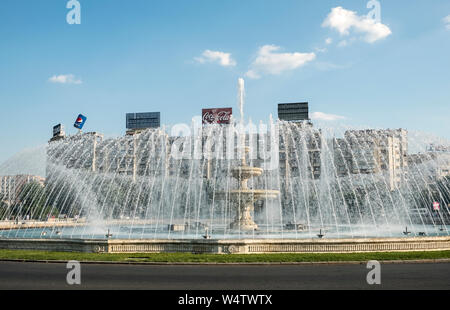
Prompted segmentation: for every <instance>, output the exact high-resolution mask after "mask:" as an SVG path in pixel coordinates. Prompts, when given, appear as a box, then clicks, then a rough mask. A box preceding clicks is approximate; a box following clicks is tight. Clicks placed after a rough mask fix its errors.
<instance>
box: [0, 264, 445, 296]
mask: <svg viewBox="0 0 450 310" xmlns="http://www.w3.org/2000/svg"><path fill="white" fill-rule="evenodd" d="M369 271H370V270H368V269H367V268H366V265H365V264H361V265H359V264H355V265H263V266H254V265H252V266H248V265H247V266H246V265H233V266H223V265H218V266H214V265H213V266H211V265H209V266H201V265H194V266H191V265H190V266H179V265H178V266H168V265H147V266H143V265H100V264H98V265H97V264H92V265H91V264H82V265H81V285H72V286H70V285H68V284H67V282H66V276H67V273H68V272H69V269H66V265H65V264H57V263H48V264H45V263H23V262H0V289H2V290H5V289H6V290H9V289H27V290H28V289H43V290H48V289H58V290H60V289H68V290H73V289H131V290H141V289H149V290H304V289H306V290H308V289H338V290H339V289H368V290H372V289H421V290H423V289H425V290H437V289H446V290H449V289H450V263H424V264H382V265H381V285H375V286H371V285H368V284H367V282H366V276H367V273H368V272H369Z"/></svg>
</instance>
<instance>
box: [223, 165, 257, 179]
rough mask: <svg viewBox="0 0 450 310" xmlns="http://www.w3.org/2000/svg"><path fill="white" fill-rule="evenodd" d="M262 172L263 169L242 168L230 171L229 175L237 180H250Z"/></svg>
mask: <svg viewBox="0 0 450 310" xmlns="http://www.w3.org/2000/svg"><path fill="white" fill-rule="evenodd" d="M263 172H264V170H263V169H261V168H257V167H249V166H242V167H236V168H232V169H231V175H232V176H233V178H235V179H238V180H245V179H250V178H252V177H258V176H260V175H261V174H262V173H263Z"/></svg>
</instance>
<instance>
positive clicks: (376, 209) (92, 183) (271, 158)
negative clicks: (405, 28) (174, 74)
mask: <svg viewBox="0 0 450 310" xmlns="http://www.w3.org/2000/svg"><path fill="white" fill-rule="evenodd" d="M238 105H239V110H240V116H241V117H240V120H238V121H236V120H235V119H232V120H231V123H230V124H227V125H220V124H212V125H208V126H205V127H202V126H201V125H200V126H197V125H196V123H195V122H193V124H192V126H191V129H192V130H191V133H192V134H190V135H184V136H174V134H172V135H170V134H168V132H169V130H168V128H164V127H163V128H160V129H149V130H144V131H142V132H136V133H134V134H129V135H126V136H123V137H118V138H109V139H104V137H103V136H102V135H100V134H98V133H85V134H77V135H74V136H69V137H64V138H61V139H53V140H52V141H51V142H50V143H49V144H48V145H47V144H46V145H44V146H42V147H40V148H37V149H33V150H32V151H29V152H24V153H23V154H19V155H18V156H16V157H14V158H12V159H11V160H9V161H7V162H6V163H4V164H3V165H1V166H0V176H2V177H1V188H0V246H1V244H2V242H6V241H8V242H15V241H14V240H20V245H23V244H28V243H26V242H25V243H24V242H22V241H23V240H34V241H36V240H38V241H41V242H47V241H49V242H50V241H51V242H53V243H52V244H59V243H55V242H56V241H58V240H61V242H62V241H64V242H65V241H66V240H73V242H75V241H76V242H78V241H79V240H84V241H83V242H88V241H89V242H94V243H95V249H97V250H98V251H100V250H99V249H101V251H119V250H118V249H124V248H126V249H127V251H159V250H158V249H162V250H166V249H168V251H178V250H177V249H178V248H177V245H176V244H178V243H177V242H181V241H182V242H184V243H183V244H184V245H185V246H186V248H183V249H185V250H186V251H191V249H192V244H194V245H195V244H196V243H197V242H209V243H208V244H210V245H211V244H213V243H211V242H213V241H215V242H217V244H220V242H221V241H220V240H225V241H227V242H229V243H230V244H232V243H233V242H235V243H236V242H237V243H239V242H241V243H239V244H243V243H245V242H249V241H248V240H251V241H252V242H260V244H259V245H258V247H255V248H251V247H247V248H245V249H246V250H242V249H243V248H240V245H239V246H238V245H236V247H234V248H233V247H230V248H228V247H223V248H220V249H219V246H217V244H216V245H214V246H215V248H214V250H211V251H219V252H220V251H223V252H227V251H228V252H233V251H237V252H242V251H244V252H245V251H247V252H252V251H253V252H255V251H263V252H264V251H269V252H270V251H281V252H283V251H294V252H295V251H322V250H323V249H322V248H315V247H313V246H311V247H307V246H306V245H303V243H304V242H305V243H306V244H309V245H311V244H316V243H317V246H320V245H321V244H322V243H321V242H332V240H337V241H336V242H337V243H338V244H343V243H345V242H347V241H348V240H352V241H348V242H356V243H358V242H359V243H358V244H363V243H361V240H362V239H364V240H368V239H370V240H373V239H372V238H381V239H383V240H384V238H390V239H392V240H393V241H392V242H396V243H395V244H396V245H395V246H391V245H386V244H381V245H379V247H378V245H377V247H378V248H375V245H373V246H374V250H384V249H393V250H395V249H397V250H408V249H415V248H414V247H412V246H411V245H408V246H405V248H404V249H403V248H400V245H399V244H403V242H415V241H414V240H416V239H421V240H422V239H423V238H444V239H445V238H447V239H448V236H449V226H448V224H449V223H450V212H449V205H450V172H449V167H450V142H449V141H448V140H445V139H440V138H436V137H433V136H430V135H427V134H423V133H417V132H412V131H410V132H406V131H405V130H384V129H373V130H366V129H364V128H354V127H351V126H346V125H333V126H329V125H323V124H316V123H315V124H314V125H313V124H312V123H311V122H309V121H303V122H285V121H281V120H277V121H274V120H273V119H272V118H270V119H269V122H268V124H267V126H265V125H264V124H259V125H258V126H257V125H255V124H253V123H252V122H251V121H247V122H246V121H245V119H244V81H243V80H242V79H240V80H239V83H238ZM263 125H264V126H263ZM431 146H432V147H431ZM43 158H46V162H45V163H44V160H43ZM24 167H26V168H27V169H25V170H26V171H22V170H21V168H24ZM36 167H38V168H39V169H35V170H41V171H42V170H45V174H46V175H45V176H46V179H45V182H43V181H42V180H41V179H39V178H37V179H33V177H32V176H29V174H33V173H32V172H28V171H31V170H30V169H28V168H36ZM33 171H34V170H33ZM17 174H21V175H17ZM381 239H380V240H381ZM447 239H445V240H444V241H442V240H440V239H439V240H438V241H436V243H435V244H434V243H432V242H434V241H433V240H434V239H433V240H431V239H427V242H428V243H427V245H426V247H429V246H431V244H434V245H433V248H434V249H442V248H446V247H447V246H448V240H447ZM55 240H56V241H55ZM77 240H78V241H77ZM86 240H87V241H86ZM99 240H100V241H99ZM124 240H127V241H124ZM136 240H139V242H141V243H139V244H141V247H134V246H133V247H132V246H128V245H127V242H129V243H133V242H138V241H136ZM345 240H347V241H345ZM377 240H378V239H377ZM430 240H431V241H430ZM144 241H145V242H144ZM344 241H345V242H344ZM17 242H19V241H17ZM58 242H59V241H58ZM80 242H81V241H80ZM115 242H116V243H117V244H116V243H115ZM158 242H159V243H158ZM171 242H173V243H171ZM270 242H275V243H277V244H278V245H277V246H278V247H279V248H276V249H275V248H273V247H266V246H265V244H268V243H270ZM282 242H291V243H290V244H289V246H288V245H286V248H283V246H282V245H281V244H282ZM371 242H373V241H370V242H369V243H370V244H372V243H371ZM377 242H378V241H377ZM380 242H381V241H380ZM383 242H384V241H383ZM386 242H387V241H386ZM430 242H431V243H430ZM147 243H150V244H153V243H157V245H155V247H154V248H153V247H151V246H148V247H147V248H146V247H145V246H147V245H145V244H147ZM17 244H19V243H17ZM77 244H78V243H77ZM83 244H84V243H83ZM105 244H106V245H105ZM111 244H116V245H114V247H111V246H110V245H111ZM118 244H121V245H120V246H119V245H118ZM133 244H134V243H133ZM233 244H234V243H233ZM377 244H378V243H377ZM397 244H398V246H397ZM309 245H308V246H309ZM17 246H18V247H20V246H19V245H17ZM127 246H128V247H127ZM314 246H315V245H314ZM361 246H362V245H361ZM421 246H422V245H421ZM421 246H418V249H419V248H420V247H421ZM424 246H425V245H424ZM355 247H356V248H358V247H359V245H355V244H353V245H352V246H349V247H348V249H349V250H351V249H355ZM62 249H63V250H64V249H65V248H64V246H62ZM95 249H94V250H95ZM196 249H197V250H198V249H201V250H202V251H206V252H208V251H209V250H210V248H203V247H199V248H196ZM208 249H209V250H208ZM326 249H328V250H327V251H331V250H330V247H328V248H326ZM332 249H336V250H337V251H346V250H347V248H345V249H344V248H338V247H337V245H336V247H332ZM91 250H92V249H91ZM97 250H95V251H97ZM199 251H200V250H199Z"/></svg>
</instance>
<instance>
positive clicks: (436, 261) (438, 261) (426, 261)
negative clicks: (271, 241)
mask: <svg viewBox="0 0 450 310" xmlns="http://www.w3.org/2000/svg"><path fill="white" fill-rule="evenodd" d="M0 262H13V263H40V264H66V263H67V262H68V261H66V260H27V259H0ZM379 262H380V263H382V264H445V263H450V259H448V258H445V259H422V260H384V261H383V260H381V261H379ZM80 263H82V264H85V265H135V266H289V265H291V266H292V265H298V266H311V265H322V266H323V265H365V264H366V263H367V261H330V262H272V263H271V262H261V263H208V262H206V263H195V262H187V263H183V262H126V261H120V262H109V261H81V262H80Z"/></svg>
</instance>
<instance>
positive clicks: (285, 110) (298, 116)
mask: <svg viewBox="0 0 450 310" xmlns="http://www.w3.org/2000/svg"><path fill="white" fill-rule="evenodd" d="M278 119H280V120H282V121H306V120H309V110H308V102H298V103H280V104H279V105H278Z"/></svg>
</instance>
